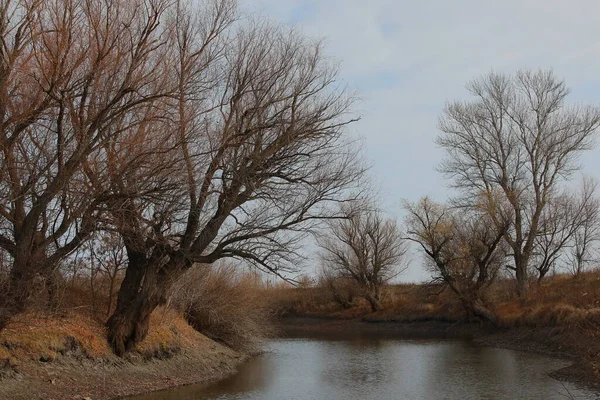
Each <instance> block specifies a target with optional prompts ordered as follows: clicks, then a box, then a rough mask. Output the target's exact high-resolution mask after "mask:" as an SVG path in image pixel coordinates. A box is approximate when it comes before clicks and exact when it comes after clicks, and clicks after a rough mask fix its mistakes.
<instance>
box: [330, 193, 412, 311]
mask: <svg viewBox="0 0 600 400" xmlns="http://www.w3.org/2000/svg"><path fill="white" fill-rule="evenodd" d="M342 214H343V216H344V218H341V219H336V220H334V221H332V222H330V224H329V227H330V229H329V231H328V234H326V236H325V237H324V238H322V239H321V240H319V246H320V247H321V249H322V250H323V253H322V257H321V259H322V262H323V269H324V271H325V274H326V275H328V276H329V277H330V278H331V279H330V280H329V282H330V284H333V285H334V286H333V287H332V289H333V293H334V296H335V293H337V294H338V295H340V294H341V293H340V292H339V290H338V289H339V288H338V287H336V286H335V285H336V284H338V283H341V282H348V281H352V282H353V283H354V284H355V286H356V287H357V288H359V290H360V293H361V295H362V296H363V297H364V298H365V299H366V300H367V301H368V302H369V304H370V305H371V310H372V311H377V310H379V308H380V307H381V289H382V286H383V285H384V284H386V283H387V282H389V281H390V280H391V279H392V278H394V277H395V276H397V275H398V274H400V273H401V272H402V271H403V270H404V269H405V268H406V267H405V266H404V265H403V262H404V255H405V254H406V246H405V243H404V241H403V240H402V238H401V236H400V232H399V230H398V227H397V226H396V222H395V220H393V219H385V218H384V217H383V215H382V214H381V213H380V212H378V211H375V210H373V209H369V208H368V207H366V208H365V206H364V205H363V204H359V203H351V204H348V205H345V206H343V207H342ZM330 287H331V286H330Z"/></svg>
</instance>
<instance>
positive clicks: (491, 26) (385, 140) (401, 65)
mask: <svg viewBox="0 0 600 400" xmlns="http://www.w3.org/2000/svg"><path fill="white" fill-rule="evenodd" d="M240 4H241V7H242V8H243V9H245V10H249V11H251V12H259V13H262V14H263V15H267V16H269V17H271V18H273V19H275V20H278V21H280V22H282V23H285V24H289V25H293V26H295V27H297V29H300V30H302V31H304V33H306V34H307V35H309V36H313V37H319V38H321V37H322V38H325V44H326V51H327V54H329V55H331V56H332V57H334V58H336V59H338V60H340V61H341V74H342V77H343V79H344V80H345V81H346V82H347V83H348V85H349V86H350V87H354V88H357V89H358V90H359V91H360V93H361V99H362V102H361V104H360V106H359V111H360V113H361V115H362V119H361V121H360V122H359V123H357V124H355V126H353V128H352V129H353V130H354V131H355V132H358V133H359V134H360V135H361V136H362V137H364V139H365V149H366V150H365V151H366V156H367V158H368V159H370V160H371V161H372V163H373V171H372V173H373V176H374V177H375V180H376V181H378V182H379V183H380V184H381V186H382V187H383V193H384V194H385V197H386V198H385V199H384V203H385V204H387V206H388V207H389V208H390V209H391V210H392V211H393V212H395V213H396V214H397V215H399V216H400V215H401V210H400V206H399V203H400V199H401V198H409V199H413V200H414V199H417V198H418V197H420V196H422V195H424V194H429V195H432V196H433V197H434V198H436V199H439V200H444V199H445V198H446V196H447V189H446V187H445V182H444V180H443V179H442V177H441V176H440V175H439V174H438V173H437V172H436V171H435V167H436V166H437V165H438V164H439V162H440V158H441V157H442V155H443V154H442V152H441V151H440V150H439V149H437V148H436V146H435V144H434V138H435V136H436V134H437V118H438V116H439V115H440V113H441V110H442V108H443V106H444V103H445V102H446V101H447V100H451V99H456V98H465V97H467V95H468V94H467V92H466V90H465V89H464V86H465V83H466V82H467V81H469V80H470V79H473V78H475V77H477V76H480V75H482V74H485V73H487V72H489V71H490V70H495V71H505V72H514V71H516V70H517V69H520V68H539V67H541V68H553V69H554V71H555V73H556V74H557V75H558V76H560V77H563V78H564V79H565V80H566V81H567V84H568V85H569V86H570V87H571V88H572V89H573V92H572V95H571V100H573V101H583V102H588V103H596V104H598V103H599V101H598V100H599V99H600V78H599V76H600V75H599V74H600V41H598V39H597V35H598V33H600V28H599V26H600V18H599V17H598V15H600V2H598V1H597V0H578V1H576V2H572V1H562V0H504V1H476V0H454V1H439V0H437V1H433V0H421V1H417V0H412V1H392V0H373V1H364V0H321V1H317V0H305V1H303V0H241V1H240ZM599 155H600V151H598V150H595V151H593V152H590V153H588V154H587V155H585V156H584V157H583V158H582V162H583V164H584V165H585V172H586V173H587V174H589V175H592V176H595V177H598V178H600V157H599ZM419 274H420V273H419V271H418V270H417V268H411V271H410V274H409V279H410V278H414V279H418V278H419V277H422V275H419Z"/></svg>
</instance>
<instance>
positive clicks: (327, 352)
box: [130, 336, 600, 400]
mask: <svg viewBox="0 0 600 400" xmlns="http://www.w3.org/2000/svg"><path fill="white" fill-rule="evenodd" d="M566 365H567V362H566V361H563V360H559V359H554V358H549V357H545V356H540V355H536V354H529V353H524V352H518V351H512V350H505V349H497V348H491V347H480V346H477V345H474V344H472V343H471V342H469V341H461V340H402V339H395V338H390V337H376V338H375V337H364V336H363V337H355V338H352V339H349V338H347V337H346V338H343V339H339V338H338V339H335V338H331V337H323V336H322V337H318V338H289V339H277V340H273V341H271V342H270V343H269V345H268V351H267V352H266V353H265V354H263V355H261V356H258V357H255V358H253V359H251V360H250V361H248V362H247V363H245V364H244V365H242V366H241V367H240V369H239V372H238V373H237V374H235V375H233V376H231V377H229V378H227V379H224V380H222V381H219V382H216V383H213V384H207V385H194V386H188V387H184V388H179V389H173V390H170V391H164V392H158V393H152V394H148V395H144V396H137V397H133V398H130V399H131V400H208V399H218V400H234V399H235V400H254V399H256V400H259V399H260V400H285V399H294V400H305V399H306V400H308V399H311V400H312V399H314V400H321V399H327V400H329V399H340V400H355V399H356V400H359V399H360V400H362V399H378V400H387V399H390V400H391V399H428V400H430V399H449V400H450V399H460V400H463V399H490V400H491V399H510V400H513V399H544V400H546V399H548V400H549V399H562V400H564V399H600V395H599V394H595V393H592V392H590V391H588V390H585V389H582V388H579V387H577V386H575V385H573V384H568V383H562V382H558V381H556V380H554V379H552V378H551V377H549V376H548V374H549V373H550V372H552V371H555V370H557V369H560V368H562V367H564V366H566Z"/></svg>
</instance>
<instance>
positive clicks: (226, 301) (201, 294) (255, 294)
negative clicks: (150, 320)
mask: <svg viewBox="0 0 600 400" xmlns="http://www.w3.org/2000/svg"><path fill="white" fill-rule="evenodd" d="M267 294H268V293H267V292H266V291H265V289H264V288H263V286H262V283H261V281H260V280H259V278H258V276H256V275H254V274H249V273H246V274H244V273H239V272H238V271H237V270H236V268H234V267H232V266H230V265H221V266H208V265H206V266H199V267H198V268H196V269H193V270H191V271H190V272H188V273H187V274H186V275H184V276H183V277H182V278H181V279H180V280H179V282H178V283H177V284H176V286H175V293H174V295H173V298H172V300H171V304H172V305H173V306H174V307H175V308H176V309H177V310H179V311H180V312H181V313H183V315H184V316H185V317H186V319H187V321H188V322H189V323H190V325H191V326H193V327H194V328H195V329H197V330H198V331H199V332H202V333H203V334H205V335H206V336H208V337H209V338H211V339H213V340H215V341H217V342H220V343H223V344H225V345H226V346H228V347H230V348H232V349H234V350H238V351H242V352H256V351H259V350H260V346H261V344H262V341H263V339H265V338H266V337H268V336H270V335H271V334H272V333H273V323H272V316H273V312H272V309H273V308H272V304H271V300H270V298H269V296H267Z"/></svg>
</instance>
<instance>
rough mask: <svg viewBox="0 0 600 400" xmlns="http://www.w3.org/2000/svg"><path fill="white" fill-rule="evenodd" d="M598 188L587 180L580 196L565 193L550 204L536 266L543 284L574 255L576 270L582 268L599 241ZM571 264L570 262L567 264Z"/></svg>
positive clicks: (542, 220)
mask: <svg viewBox="0 0 600 400" xmlns="http://www.w3.org/2000/svg"><path fill="white" fill-rule="evenodd" d="M595 191H596V184H595V183H594V182H593V181H591V180H589V179H585V180H584V181H583V184H582V186H581V191H580V192H579V193H577V192H574V193H570V192H568V191H565V192H564V193H562V194H561V195H559V196H555V197H553V198H552V199H550V201H549V202H548V205H547V206H546V208H545V209H544V210H543V212H542V214H541V216H540V223H539V227H540V231H539V233H538V236H537V237H536V240H535V246H534V252H533V255H532V266H533V267H534V268H535V269H536V270H537V275H538V276H537V281H538V284H539V283H541V281H542V279H544V277H545V276H546V274H547V273H548V272H549V271H551V270H554V269H555V268H556V267H557V266H558V265H560V264H562V263H563V262H564V260H565V256H566V257H567V259H568V258H569V257H568V254H569V250H570V253H571V256H572V257H571V258H572V261H573V262H574V264H573V266H574V268H575V269H578V268H582V267H583V264H584V263H585V262H586V259H588V258H589V257H590V256H591V254H592V252H593V250H592V246H593V243H594V241H596V240H597V239H598V227H597V224H598V222H599V221H598V200H597V199H596V197H595ZM567 262H568V260H567Z"/></svg>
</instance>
